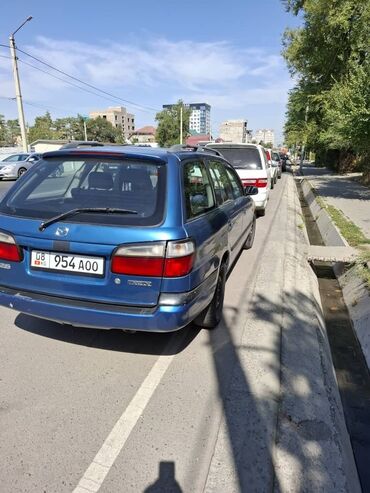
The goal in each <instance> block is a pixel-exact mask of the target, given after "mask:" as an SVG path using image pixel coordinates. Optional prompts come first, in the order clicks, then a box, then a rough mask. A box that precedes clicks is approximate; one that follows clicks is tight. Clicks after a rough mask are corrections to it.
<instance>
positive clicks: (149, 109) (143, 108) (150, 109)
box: [0, 43, 161, 113]
mask: <svg viewBox="0 0 370 493" xmlns="http://www.w3.org/2000/svg"><path fill="white" fill-rule="evenodd" d="M0 47H3V48H9V46H8V45H4V44H1V43H0ZM17 50H18V51H19V52H21V53H23V54H24V55H26V56H28V57H30V58H32V59H34V60H36V61H37V62H39V63H41V64H43V65H45V66H46V67H49V68H51V69H52V70H55V71H56V72H59V73H60V74H62V75H64V76H65V77H69V78H70V79H73V80H75V81H76V82H79V83H80V84H83V85H85V86H87V87H90V88H91V89H94V91H97V92H100V93H102V94H105V95H106V96H109V98H107V97H104V96H102V95H101V94H97V93H96V92H92V91H89V90H87V89H85V88H84V87H81V86H79V85H77V84H73V83H72V82H70V81H68V80H66V79H62V78H61V77H57V76H56V75H54V74H51V73H50V72H47V71H46V70H42V69H41V68H40V67H36V66H35V65H32V64H30V63H28V62H26V61H25V60H21V59H19V58H18V60H19V61H20V62H22V63H24V64H25V65H28V66H30V67H32V68H34V69H36V70H39V71H40V72H43V73H45V74H47V75H49V76H50V77H54V78H55V79H58V80H60V81H62V82H65V83H66V84H70V85H72V86H74V87H77V88H78V89H81V90H82V91H85V92H88V93H90V94H93V95H94V96H99V97H101V98H103V99H106V100H107V101H111V102H112V100H115V102H116V101H117V100H119V101H122V102H124V103H126V104H128V105H131V106H133V107H135V108H136V109H138V110H141V111H145V112H148V113H153V112H158V111H161V110H160V109H158V108H153V107H151V106H145V105H142V104H139V103H135V102H133V101H130V100H128V99H124V98H121V97H119V96H116V95H115V94H112V93H109V92H107V91H104V90H103V89H100V88H99V87H96V86H94V85H92V84H89V83H88V82H85V81H83V80H82V79H79V78H78V77H75V76H73V75H70V74H68V73H67V72H64V71H63V70H60V69H58V68H57V67H54V66H53V65H50V64H49V63H47V62H44V61H43V60H41V59H40V58H37V57H35V56H33V55H31V54H30V53H28V52H26V51H24V50H22V49H21V48H19V47H18V46H17ZM8 58H10V57H8ZM112 98H113V99H112Z"/></svg>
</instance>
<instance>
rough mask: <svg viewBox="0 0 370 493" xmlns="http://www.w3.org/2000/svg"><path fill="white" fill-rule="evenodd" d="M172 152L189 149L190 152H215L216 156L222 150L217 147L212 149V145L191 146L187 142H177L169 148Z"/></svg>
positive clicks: (219, 154)
mask: <svg viewBox="0 0 370 493" xmlns="http://www.w3.org/2000/svg"><path fill="white" fill-rule="evenodd" d="M169 150H170V151H172V152H180V151H189V152H191V151H192V152H206V153H207V152H208V153H210V154H212V153H213V154H215V155H216V156H221V157H222V154H221V152H219V151H217V150H216V149H212V148H211V147H203V146H190V145H186V144H175V145H173V146H171V147H170V148H169Z"/></svg>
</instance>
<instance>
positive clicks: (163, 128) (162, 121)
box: [155, 100, 191, 147]
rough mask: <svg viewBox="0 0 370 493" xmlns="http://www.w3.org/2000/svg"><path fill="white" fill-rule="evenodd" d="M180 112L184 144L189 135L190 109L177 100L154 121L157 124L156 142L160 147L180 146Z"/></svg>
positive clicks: (160, 112) (159, 113)
mask: <svg viewBox="0 0 370 493" xmlns="http://www.w3.org/2000/svg"><path fill="white" fill-rule="evenodd" d="M181 110H182V136H183V142H184V141H185V139H186V137H188V136H189V135H190V132H189V118H190V113H191V110H190V108H188V107H186V106H185V104H184V103H183V101H181V100H179V101H178V102H177V103H176V104H174V105H172V107H171V108H164V109H163V110H162V111H159V112H158V113H157V114H156V117H155V119H156V121H157V122H158V126H157V132H156V141H157V142H158V143H159V145H160V146H161V147H171V146H172V145H175V144H180V127H181V123H180V122H181Z"/></svg>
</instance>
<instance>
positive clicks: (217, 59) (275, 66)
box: [0, 36, 291, 126]
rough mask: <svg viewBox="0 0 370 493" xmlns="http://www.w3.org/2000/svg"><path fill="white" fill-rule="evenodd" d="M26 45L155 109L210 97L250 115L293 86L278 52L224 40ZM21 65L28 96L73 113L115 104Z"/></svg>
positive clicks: (222, 109)
mask: <svg viewBox="0 0 370 493" xmlns="http://www.w3.org/2000/svg"><path fill="white" fill-rule="evenodd" d="M143 38H144V37H143ZM24 49H25V51H27V52H29V53H31V54H32V55H34V56H36V57H38V58H41V59H42V60H44V61H46V62H48V63H50V64H51V65H54V66H57V67H58V68H60V69H61V70H64V71H65V72H68V73H70V74H72V75H74V76H75V77H78V78H80V79H82V80H84V81H86V82H89V83H90V84H93V85H96V86H98V87H100V88H102V89H104V90H106V91H108V92H112V93H114V94H117V95H119V96H121V97H122V98H125V99H130V100H133V101H135V102H138V103H141V104H144V105H147V106H151V107H153V106H154V107H157V108H160V107H161V106H162V104H164V103H170V102H173V101H175V100H177V99H178V98H182V99H184V100H186V101H207V102H209V103H210V104H211V105H212V106H213V109H214V110H215V111H216V112H218V113H219V114H220V115H221V114H222V115H225V118H232V117H233V115H235V113H236V112H237V113H238V115H240V114H241V113H244V114H246V113H248V111H249V109H248V107H249V106H253V107H256V105H268V104H271V103H272V104H274V103H277V104H285V99H286V93H287V90H288V89H289V88H290V87H291V82H290V79H289V75H288V73H287V71H286V69H285V67H284V63H283V61H282V59H281V56H280V55H279V53H275V52H268V51H267V50H265V49H263V48H258V47H243V46H237V45H235V44H232V43H229V42H227V41H223V40H221V41H214V42H211V41H208V42H200V41H193V40H179V41H173V40H169V39H166V38H165V37H162V38H152V37H150V36H147V37H146V39H133V38H132V37H131V38H129V39H128V40H127V41H122V42H121V43H112V42H110V41H100V40H99V41H96V42H92V43H83V42H77V41H73V40H72V41H68V40H56V39H50V38H45V37H38V38H36V41H35V43H33V44H31V45H28V46H26V47H24ZM278 49H279V47H278ZM20 59H21V60H22V59H23V60H24V61H27V62H28V63H31V64H32V65H35V66H37V67H39V68H41V69H43V70H46V71H48V72H51V73H53V74H54V75H57V76H58V77H62V78H63V76H61V74H58V73H56V72H53V71H52V70H51V69H49V68H47V67H44V66H43V65H40V64H38V62H36V61H35V60H32V59H29V58H28V57H27V56H25V55H22V54H20ZM4 62H8V60H3V59H2V60H1V63H0V76H1V77H2V79H3V80H4V81H5V87H7V89H8V88H9V89H10V87H11V83H10V81H11V71H10V69H9V66H8V68H7V67H6V65H7V64H6V63H4ZM8 65H10V60H9V64H8ZM20 69H21V73H22V85H23V92H24V96H25V98H27V99H28V100H30V101H33V102H35V101H36V102H39V103H42V104H43V105H48V104H50V105H51V106H54V107H55V106H58V104H59V105H60V102H63V107H65V108H67V107H68V108H75V113H77V112H78V111H85V112H86V111H87V109H88V108H97V107H102V106H106V105H113V104H114V101H110V102H108V101H104V100H103V99H100V98H98V97H97V96H94V95H88V94H87V95H86V94H84V93H83V92H81V91H80V90H79V89H77V88H73V87H71V86H69V85H67V83H65V82H63V81H60V80H56V79H53V78H51V77H50V76H49V75H47V74H45V73H42V72H40V71H37V70H36V69H35V68H32V67H29V66H27V65H22V63H20ZM3 87H4V86H3ZM7 95H8V94H7ZM10 95H11V94H10ZM116 104H120V103H119V101H117V102H116ZM127 106H129V105H127ZM82 107H83V108H84V110H83V109H82ZM136 112H137V111H136ZM151 118H152V119H153V115H152V117H151ZM148 119H149V118H146V120H148ZM268 123H269V122H266V125H268ZM270 126H271V123H270Z"/></svg>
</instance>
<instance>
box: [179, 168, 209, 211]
mask: <svg viewBox="0 0 370 493" xmlns="http://www.w3.org/2000/svg"><path fill="white" fill-rule="evenodd" d="M183 170H184V194H185V206H186V216H187V218H188V219H191V218H193V217H196V216H199V215H200V214H203V213H204V212H207V211H208V210H209V209H211V208H212V207H214V205H215V203H214V198H213V192H212V187H211V184H210V183H209V179H208V174H207V170H206V168H205V166H204V164H203V163H202V162H200V161H195V162H188V163H185V165H184V168H183Z"/></svg>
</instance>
